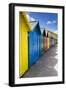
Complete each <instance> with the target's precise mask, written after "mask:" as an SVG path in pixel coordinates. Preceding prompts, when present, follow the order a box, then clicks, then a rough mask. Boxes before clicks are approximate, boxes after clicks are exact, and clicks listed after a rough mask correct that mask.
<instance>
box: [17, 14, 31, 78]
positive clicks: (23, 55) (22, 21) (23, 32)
mask: <svg viewBox="0 0 66 90" xmlns="http://www.w3.org/2000/svg"><path fill="white" fill-rule="evenodd" d="M28 31H31V28H30V25H29V23H28V20H27V18H26V14H25V13H24V12H20V13H19V77H22V76H23V75H24V73H25V72H26V71H27V70H28Z"/></svg>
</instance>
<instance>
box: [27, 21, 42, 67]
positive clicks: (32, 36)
mask: <svg viewBox="0 0 66 90" xmlns="http://www.w3.org/2000/svg"><path fill="white" fill-rule="evenodd" d="M29 24H30V26H31V28H32V31H31V32H29V33H28V49H29V50H28V59H29V61H28V64H29V68H30V67H31V66H32V65H33V64H34V63H35V62H36V61H37V59H38V58H39V54H40V50H39V44H40V41H39V40H40V34H41V31H40V27H39V22H37V21H31V22H29Z"/></svg>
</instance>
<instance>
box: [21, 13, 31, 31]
mask: <svg viewBox="0 0 66 90" xmlns="http://www.w3.org/2000/svg"><path fill="white" fill-rule="evenodd" d="M20 14H21V15H22V16H23V18H24V20H25V23H26V25H27V26H28V28H29V29H28V30H29V31H31V26H30V24H29V23H28V19H27V17H26V13H25V12H20Z"/></svg>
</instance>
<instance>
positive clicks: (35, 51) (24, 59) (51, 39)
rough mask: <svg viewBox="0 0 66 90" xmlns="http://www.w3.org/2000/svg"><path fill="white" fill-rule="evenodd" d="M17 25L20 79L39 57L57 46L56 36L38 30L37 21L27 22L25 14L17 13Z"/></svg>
mask: <svg viewBox="0 0 66 90" xmlns="http://www.w3.org/2000/svg"><path fill="white" fill-rule="evenodd" d="M19 24H20V25H19V34H20V35H19V38H20V41H19V55H20V56H19V57H20V58H19V59H20V60H19V77H22V76H23V75H24V74H25V73H26V71H27V70H29V68H31V66H32V65H33V64H34V63H36V61H37V60H38V59H39V58H40V57H41V55H43V54H44V53H45V52H46V51H47V50H48V49H49V48H51V47H52V46H54V45H55V44H57V34H56V33H53V32H50V31H47V30H46V29H45V28H40V26H39V22H37V21H30V22H29V21H28V19H27V17H26V13H25V12H20V13H19ZM41 30H43V33H41Z"/></svg>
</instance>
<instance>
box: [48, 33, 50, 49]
mask: <svg viewBox="0 0 66 90" xmlns="http://www.w3.org/2000/svg"><path fill="white" fill-rule="evenodd" d="M48 48H50V32H49V31H48Z"/></svg>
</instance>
